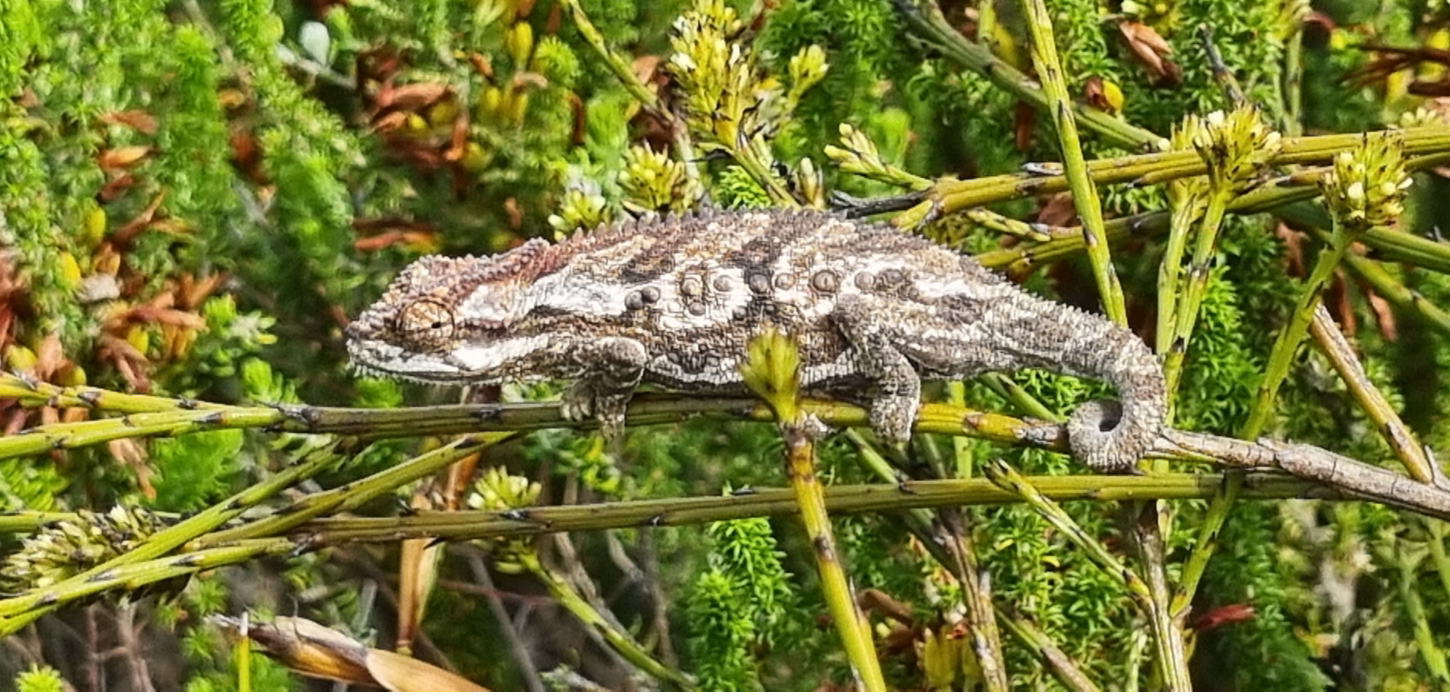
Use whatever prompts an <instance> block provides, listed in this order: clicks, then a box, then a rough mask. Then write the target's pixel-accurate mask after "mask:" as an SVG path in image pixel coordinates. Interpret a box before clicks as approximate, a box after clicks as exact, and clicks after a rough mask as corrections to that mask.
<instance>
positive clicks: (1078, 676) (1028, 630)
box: [997, 606, 1102, 693]
mask: <svg viewBox="0 0 1450 700" xmlns="http://www.w3.org/2000/svg"><path fill="white" fill-rule="evenodd" d="M997 617H998V618H999V619H1001V621H1002V626H1003V627H1006V628H1007V630H1008V631H1010V632H1011V633H1012V634H1013V635H1014V636H1016V637H1017V639H1018V640H1019V641H1021V642H1022V645H1023V646H1025V647H1027V648H1028V649H1031V650H1033V651H1035V652H1037V655H1038V656H1039V657H1040V658H1041V659H1042V662H1043V663H1044V664H1046V665H1047V670H1049V671H1051V672H1052V675H1053V676H1055V677H1057V680H1059V681H1062V684H1063V685H1064V686H1067V689H1068V690H1072V691H1076V692H1079V693H1100V692H1102V689H1101V688H1099V687H1098V684H1096V683H1094V682H1093V681H1092V679H1091V678H1088V676H1087V674H1086V673H1083V671H1082V669H1081V668H1078V665H1077V664H1076V663H1074V662H1073V660H1072V657H1070V656H1068V655H1067V654H1066V653H1064V652H1063V651H1062V649H1061V648H1059V647H1058V646H1057V644H1056V643H1055V642H1053V641H1052V638H1051V637H1049V636H1047V633H1046V632H1043V631H1042V629H1041V628H1039V627H1038V626H1037V625H1036V624H1033V623H1032V621H1030V620H1028V619H1027V618H1025V617H1022V616H1020V615H1018V614H1016V613H1014V612H1012V611H1010V610H1005V609H1003V608H1002V607H1000V606H998V608H997Z"/></svg>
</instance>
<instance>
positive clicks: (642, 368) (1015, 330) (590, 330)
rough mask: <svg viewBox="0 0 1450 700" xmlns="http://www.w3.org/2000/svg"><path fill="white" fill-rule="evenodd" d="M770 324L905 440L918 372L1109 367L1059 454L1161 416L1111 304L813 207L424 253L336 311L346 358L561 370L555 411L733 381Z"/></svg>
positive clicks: (459, 377) (460, 376) (512, 371)
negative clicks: (1107, 393)
mask: <svg viewBox="0 0 1450 700" xmlns="http://www.w3.org/2000/svg"><path fill="white" fill-rule="evenodd" d="M767 327H774V328H776V329H778V330H779V331H780V332H782V333H784V334H786V335H788V336H790V337H792V338H793V339H794V340H795V342H796V343H797V344H798V345H799V349H800V358H801V366H800V379H801V385H802V387H803V388H804V389H805V390H807V391H809V392H812V393H818V394H827V395H832V396H838V397H846V398H849V397H860V396H863V395H864V396H869V397H870V419H871V425H872V427H873V428H874V429H875V430H876V431H877V433H878V434H880V435H882V436H883V437H885V438H887V439H892V440H897V441H901V440H905V439H907V438H908V437H909V436H910V434H911V426H912V423H913V421H914V419H915V417H916V414H917V411H918V407H919V402H920V397H921V380H922V379H959V378H967V377H971V376H974V375H977V374H980V373H982V372H987V371H994V370H996V371H1011V370H1017V369H1025V368H1038V369H1046V370H1050V371H1055V372H1062V373H1067V374H1073V375H1078V376H1084V377H1090V378H1099V379H1104V380H1107V381H1108V382H1110V383H1112V384H1113V385H1114V386H1115V387H1116V388H1117V391H1118V394H1119V397H1120V401H1119V402H1113V401H1093V402H1089V403H1086V404H1084V405H1082V406H1079V407H1078V409H1077V410H1076V412H1075V413H1074V414H1073V416H1072V418H1071V420H1070V421H1069V422H1068V425H1067V431H1068V441H1069V446H1070V449H1071V451H1072V453H1073V455H1074V456H1075V457H1077V458H1078V459H1079V460H1081V461H1082V462H1084V463H1086V464H1088V465H1089V466H1092V467H1094V468H1098V469H1110V470H1113V469H1130V468H1132V466H1133V464H1134V463H1135V462H1136V461H1137V460H1138V459H1139V458H1140V457H1142V456H1143V454H1144V452H1146V451H1147V450H1148V448H1149V447H1150V446H1151V445H1152V444H1153V441H1154V439H1155V438H1156V437H1157V436H1158V434H1159V432H1160V430H1161V428H1162V425H1163V421H1164V388H1163V375H1162V370H1161V367H1160V365H1159V363H1158V360H1157V359H1156V357H1155V356H1154V355H1153V353H1152V352H1151V351H1150V350H1149V349H1148V348H1147V346H1145V345H1144V344H1143V343H1142V341H1140V340H1139V339H1138V338H1137V337H1136V336H1134V335H1133V334H1132V333H1131V332H1129V331H1128V330H1126V329H1124V328H1121V327H1118V326H1116V325H1114V324H1112V323H1110V322H1109V321H1108V320H1106V319H1104V318H1102V317H1100V316H1096V315H1094V314H1090V313H1087V312H1085V311H1081V310H1078V309H1075V308H1072V307H1069V306H1065V305H1062V304H1059V303H1056V302H1052V301H1048V300H1046V299H1042V298H1039V297H1037V296H1034V295H1032V294H1030V293H1028V292H1026V291H1025V290H1023V289H1021V288H1020V287H1018V286H1016V285H1014V284H1012V283H1010V282H1008V281H1006V280H1004V279H1002V278H1001V277H999V276H997V275H996V274H995V273H993V272H991V271H989V270H987V269H986V268H983V267H982V266H981V265H979V264H978V263H977V262H976V261H974V260H972V259H971V258H968V257H964V256H961V255H959V254H957V253H955V252H953V251H951V250H948V249H946V248H943V247H941V246H938V245H936V244H933V243H931V242H930V241H927V240H925V239H923V238H919V237H915V236H911V235H908V234H905V233H902V232H900V231H898V230H896V229H893V228H891V227H889V226H886V225H881V224H873V223H869V222H865V221H861V220H854V219H847V218H843V217H841V216H839V215H834V214H828V213H824V212H813V211H750V212H724V211H712V212H705V213H699V214H690V215H684V216H678V217H675V216H671V217H665V218H657V219H652V220H644V221H640V222H635V223H625V224H617V225H612V226H606V227H602V228H599V229H596V230H594V231H591V232H587V233H578V234H575V235H574V236H572V237H570V238H568V239H566V240H564V241H563V242H560V243H556V244H550V243H546V242H544V241H542V240H537V239H535V240H530V241H529V242H528V243H525V244H524V245H522V246H519V247H518V248H515V249H513V250H511V251H508V252H506V253H502V254H500V255H495V256H490V257H462V258H447V257H440V256H430V257H425V258H422V259H420V260H418V261H417V262H414V263H413V264H411V265H409V266H408V267H407V268H405V269H404V270H403V271H402V272H401V273H400V274H399V275H398V277H397V279H396V280H395V281H394V282H393V284H392V286H391V287H390V288H389V289H388V290H387V292H386V293H385V294H384V295H383V297H382V299H381V300H379V301H378V302H377V303H375V304H374V305H373V306H372V307H371V308H369V309H367V310H366V311H365V312H364V313H363V314H362V315H361V316H360V317H359V318H358V319H357V320H356V321H354V322H353V323H352V324H351V325H350V326H349V327H348V329H347V337H348V341H347V344H348V352H349V354H350V355H351V358H352V361H353V363H354V365H355V366H356V367H357V368H358V369H359V370H360V371H363V372H373V373H378V374H383V375H387V376H392V377H399V378H402V379H408V380H414V381H422V382H433V383H449V384H456V383H462V384H492V383H498V382H505V381H538V380H544V379H574V380H576V381H575V382H574V384H573V386H572V387H571V388H570V389H569V390H568V392H567V393H566V395H565V397H564V404H563V411H564V414H565V416H566V417H569V418H571V419H577V418H582V417H588V416H594V417H596V418H597V419H598V420H599V421H600V423H601V425H602V427H603V428H604V429H605V430H606V431H607V432H617V431H618V430H619V429H620V428H621V427H622V425H623V421H624V414H625V407H626V404H627V402H628V401H629V399H630V397H631V395H632V394H633V392H634V390H635V388H636V387H637V386H638V385H639V384H640V383H642V382H643V383H649V384H654V385H658V386H661V387H665V388H671V389H684V390H690V391H701V392H711V393H731V394H743V393H748V389H747V388H746V386H745V384H744V382H743V381H742V379H741V375H740V371H739V369H738V365H739V363H740V362H741V360H743V359H744V358H745V356H746V346H747V344H748V343H749V342H750V340H751V339H752V338H754V337H755V336H757V335H759V334H760V333H761V332H762V331H763V330H765V329H766V328H767Z"/></svg>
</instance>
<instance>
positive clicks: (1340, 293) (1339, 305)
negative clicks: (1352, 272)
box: [1324, 269, 1359, 338]
mask: <svg viewBox="0 0 1450 700" xmlns="http://www.w3.org/2000/svg"><path fill="white" fill-rule="evenodd" d="M1324 305H1325V307H1326V308H1328V309H1329V310H1330V315H1331V316H1332V317H1333V318H1334V320H1335V321H1337V322H1338V323H1339V327H1340V328H1342V329H1343V330H1344V335H1346V336H1348V337H1350V338H1353V337H1354V334H1355V333H1356V332H1357V331H1358V330H1359V319H1357V318H1355V316H1354V303H1353V301H1352V300H1351V299H1350V297H1349V284H1348V280H1347V279H1346V278H1345V276H1344V270H1343V269H1338V270H1335V271H1334V280H1333V281H1332V282H1330V284H1329V289H1326V290H1324Z"/></svg>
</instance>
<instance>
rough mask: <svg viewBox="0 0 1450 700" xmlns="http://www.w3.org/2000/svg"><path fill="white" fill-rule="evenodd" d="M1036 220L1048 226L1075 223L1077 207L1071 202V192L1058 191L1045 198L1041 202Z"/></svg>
mask: <svg viewBox="0 0 1450 700" xmlns="http://www.w3.org/2000/svg"><path fill="white" fill-rule="evenodd" d="M1037 222H1038V223H1042V224H1047V225H1048V226H1059V227H1066V226H1075V225H1076V224H1077V207H1076V206H1075V205H1073V203H1072V194H1071V193H1069V192H1059V193H1057V194H1054V195H1052V196H1050V197H1048V198H1047V201H1046V202H1043V204H1042V209H1040V210H1038V212H1037Z"/></svg>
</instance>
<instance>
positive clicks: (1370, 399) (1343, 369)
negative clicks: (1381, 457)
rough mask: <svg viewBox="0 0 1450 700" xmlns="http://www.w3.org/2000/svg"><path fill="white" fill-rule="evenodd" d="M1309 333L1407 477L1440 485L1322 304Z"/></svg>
mask: <svg viewBox="0 0 1450 700" xmlns="http://www.w3.org/2000/svg"><path fill="white" fill-rule="evenodd" d="M1309 332H1310V334H1311V335H1313V336H1314V340H1315V341H1316V345H1317V347H1318V348H1319V350H1320V352H1322V353H1324V356H1325V357H1327V358H1329V363H1330V364H1332V365H1334V371H1335V372H1338V373H1339V377H1340V379H1343V380H1344V383H1345V385H1346V386H1348V387H1349V393H1350V395H1351V396H1353V397H1354V400H1355V401H1356V402H1357V403H1358V404H1359V406H1360V408H1361V409H1363V410H1364V412H1365V414H1366V415H1368V416H1369V420H1370V422H1371V423H1373V424H1374V426H1375V428H1376V429H1377V430H1379V433H1380V436H1381V437H1383V438H1384V440H1385V443H1386V444H1388V445H1389V447H1390V450H1392V451H1393V452H1394V453H1395V456H1397V457H1399V459H1400V463H1401V464H1404V465H1405V469H1406V470H1407V471H1409V473H1410V476H1413V477H1415V480H1417V481H1419V482H1420V483H1423V484H1434V483H1441V482H1443V481H1444V480H1445V475H1444V474H1442V473H1441V472H1440V470H1438V469H1436V468H1435V465H1434V464H1433V463H1432V462H1431V460H1430V457H1429V453H1428V452H1426V451H1425V446H1424V445H1423V444H1421V443H1420V439H1419V438H1417V437H1415V432H1414V431H1413V430H1410V427H1409V426H1408V425H1405V422H1404V421H1403V420H1401V419H1400V416H1399V414H1397V413H1395V409H1394V407H1392V406H1390V402H1389V401H1388V400H1387V399H1385V396H1384V394H1383V393H1380V390H1379V388H1378V387H1376V386H1375V385H1374V383H1373V382H1371V381H1370V380H1369V375H1367V374H1366V373H1365V371H1364V365H1361V364H1360V362H1359V358H1358V357H1356V356H1355V354H1354V348H1352V347H1350V346H1349V340H1348V339H1346V338H1345V337H1344V334H1343V333H1342V332H1340V330H1339V324H1337V323H1335V322H1334V319H1333V318H1331V317H1330V316H1329V310H1328V309H1326V308H1324V305H1323V304H1316V305H1315V307H1314V311H1313V319H1312V320H1311V321H1310V324H1309Z"/></svg>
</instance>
